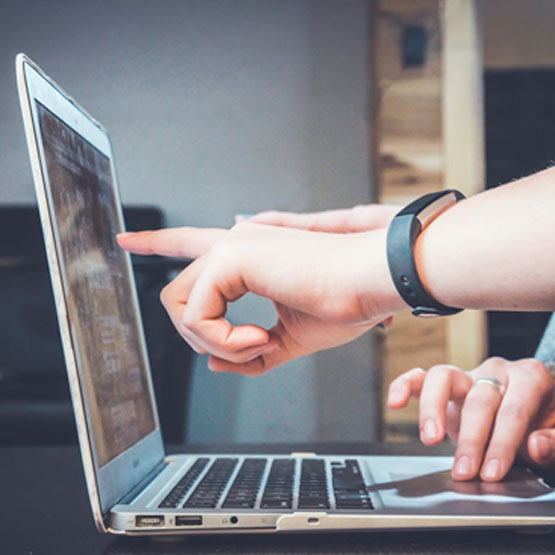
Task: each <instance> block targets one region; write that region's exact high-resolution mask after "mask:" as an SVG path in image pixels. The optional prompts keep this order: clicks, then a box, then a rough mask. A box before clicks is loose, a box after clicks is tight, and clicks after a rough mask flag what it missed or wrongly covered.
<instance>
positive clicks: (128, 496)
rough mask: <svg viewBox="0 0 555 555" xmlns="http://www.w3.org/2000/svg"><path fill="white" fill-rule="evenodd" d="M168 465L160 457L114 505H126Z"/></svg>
mask: <svg viewBox="0 0 555 555" xmlns="http://www.w3.org/2000/svg"><path fill="white" fill-rule="evenodd" d="M167 466H168V463H167V462H166V461H165V460H164V459H162V460H161V461H160V462H159V463H158V464H157V465H156V466H155V467H154V468H153V469H152V470H151V471H150V472H149V473H148V474H147V475H146V476H145V477H144V478H143V479H142V480H141V481H140V482H139V483H138V484H136V485H135V486H133V487H132V488H131V489H130V490H129V491H128V492H127V493H126V494H125V495H124V496H123V497H122V498H121V499H120V500H119V501H118V502H117V503H115V504H116V505H127V504H129V503H131V502H132V501H133V499H135V497H137V496H138V495H139V493H141V492H142V491H143V490H144V489H145V488H146V487H147V486H148V485H149V484H150V483H151V482H153V481H154V480H155V479H156V478H157V477H158V475H159V474H160V473H161V472H162V471H163V470H164V469H165V468H166V467H167Z"/></svg>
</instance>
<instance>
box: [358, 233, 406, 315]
mask: <svg viewBox="0 0 555 555" xmlns="http://www.w3.org/2000/svg"><path fill="white" fill-rule="evenodd" d="M357 235H358V236H359V240H360V242H361V244H360V245H359V246H358V248H357V253H358V254H357V256H358V257H360V259H361V260H363V269H362V272H361V279H360V283H359V288H358V290H359V302H360V305H361V307H362V311H363V313H364V315H365V316H366V320H367V321H371V320H375V319H380V320H381V319H384V318H387V317H388V316H391V315H392V314H394V313H396V312H400V311H402V310H406V309H407V308H410V307H409V305H408V304H407V303H406V302H405V301H404V300H403V298H402V297H401V295H400V294H399V292H398V291H397V289H396V287H395V284H394V283H393V279H392V277H391V272H390V270H389V264H388V261H387V228H382V229H377V230H375V231H368V232H364V233H359V234H357Z"/></svg>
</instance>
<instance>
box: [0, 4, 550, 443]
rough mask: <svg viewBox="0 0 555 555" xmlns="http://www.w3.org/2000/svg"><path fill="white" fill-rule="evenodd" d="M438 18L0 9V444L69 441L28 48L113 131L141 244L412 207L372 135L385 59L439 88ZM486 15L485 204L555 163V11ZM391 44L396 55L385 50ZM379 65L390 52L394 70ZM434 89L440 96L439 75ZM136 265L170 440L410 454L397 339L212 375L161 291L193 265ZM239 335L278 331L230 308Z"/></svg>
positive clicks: (508, 333)
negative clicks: (386, 396) (27, 77)
mask: <svg viewBox="0 0 555 555" xmlns="http://www.w3.org/2000/svg"><path fill="white" fill-rule="evenodd" d="M455 3H456V0H455ZM460 3H461V2H460V1H459V4H460ZM462 3H463V4H464V3H465V1H464V0H462ZM467 3H468V4H472V5H475V3H474V2H472V1H471V0H468V2H467ZM440 4H441V3H438V1H437V0H436V1H435V2H434V1H433V0H428V1H424V0H419V1H415V2H403V1H401V0H391V2H390V3H389V4H388V2H387V0H379V1H378V0H376V1H374V2H373V1H371V0H342V1H341V2H339V1H337V0H336V1H332V0H232V1H225V0H202V1H201V0H160V1H158V2H151V1H146V0H112V1H110V2H97V3H91V2H84V1H79V0H51V1H46V2H41V1H38V0H36V1H31V0H19V1H17V2H15V1H13V2H12V1H5V2H4V3H3V6H2V15H1V17H0V75H1V76H2V78H1V79H0V145H1V148H0V168H2V174H1V181H0V285H1V286H0V306H1V309H0V310H1V314H2V318H1V319H0V442H3V443H7V444H9V443H12V444H15V443H24V444H41V443H73V442H75V441H76V439H75V432H74V429H73V424H72V417H71V409H70V405H69V398H68V390H67V385H66V379H65V369H64V366H63V358H62V354H61V348H60V344H59V336H58V333H57V327H56V321H55V314H54V308H53V301H52V300H51V290H50V284H49V278H48V274H47V270H46V266H45V260H44V255H43V252H42V238H41V232H40V226H39V223H38V218H37V214H36V211H35V197H34V190H33V184H32V178H31V171H30V167H29V161H28V155H27V150H26V146H25V142H24V136H23V126H22V123H21V116H20V113H19V105H18V101H17V94H16V86H15V72H14V58H15V55H16V54H17V53H18V52H20V51H23V52H25V53H26V54H28V55H29V56H30V57H31V58H32V59H34V60H35V61H36V62H37V63H38V64H39V65H40V66H42V67H43V69H44V70H45V71H46V72H47V73H49V74H50V75H51V76H52V77H53V78H54V79H55V80H56V81H57V82H58V83H59V84H60V85H61V86H62V87H63V88H65V89H66V90H67V91H68V92H69V93H70V94H71V95H72V96H74V97H75V98H76V99H77V101H78V102H79V103H80V104H82V105H83V106H84V107H85V108H86V109H87V110H88V111H90V112H91V113H92V114H93V115H94V116H95V117H96V118H97V119H99V120H100V121H101V122H102V123H103V124H104V125H105V126H106V127H107V128H108V130H109V131H110V133H111V137H112V142H113V148H114V153H115V157H116V166H117V170H118V181H119V187H120V192H121V197H122V201H123V203H124V205H125V207H126V210H125V215H126V221H127V225H128V227H129V228H130V229H142V228H157V227H163V226H175V225H198V226H217V227H229V226H231V225H232V224H233V218H234V215H235V214H249V213H256V212H258V211H261V210H266V209H281V210H293V211H314V210H323V209H328V208H339V207H350V206H354V205H356V204H365V203H368V202H372V201H377V200H388V201H391V199H394V198H399V199H401V198H405V197H410V196H411V195H415V194H416V192H417V191H418V187H416V188H415V187H412V188H411V183H412V184H414V180H412V181H411V179H405V181H403V182H402V183H401V185H403V186H406V190H405V189H404V190H403V193H402V195H400V196H398V197H394V196H391V195H389V196H387V195H386V196H384V190H385V185H384V183H386V182H385V181H384V180H383V179H382V177H383V175H384V174H383V169H384V167H385V166H384V159H385V158H384V155H383V151H382V150H380V148H381V147H383V146H384V144H385V143H384V141H383V140H381V139H380V138H381V137H385V133H386V131H387V130H386V129H385V128H384V127H383V126H382V127H380V126H377V125H376V121H377V118H378V117H382V116H383V112H382V113H380V110H381V109H383V108H384V106H385V104H381V107H380V105H379V103H377V101H378V100H380V98H381V96H380V95H383V91H384V89H383V87H382V88H380V86H381V85H380V83H381V84H382V85H383V79H385V78H386V77H387V75H386V77H384V75H385V74H384V73H380V70H378V69H377V63H376V60H377V59H379V60H384V59H388V58H387V56H388V55H389V54H391V49H393V50H394V51H395V52H396V53H397V54H396V55H398V57H399V60H400V61H398V63H399V64H400V65H399V67H400V68H401V70H400V73H399V75H401V73H403V72H405V73H404V75H406V76H408V78H409V79H410V80H411V83H418V79H420V78H421V77H424V78H429V77H430V76H431V75H432V73H433V71H435V70H434V68H435V67H436V66H438V64H436V65H434V63H435V62H434V59H436V61H437V59H438V58H437V56H436V57H435V58H434V55H435V54H434V49H436V48H437V49H439V50H441V49H442V48H443V46H442V45H443V44H444V42H443V41H442V40H441V33H442V26H441V21H442V19H441V17H442V14H441V11H438V6H439V10H441V9H443V8H442V7H441V6H440ZM477 4H478V6H479V9H478V10H477V13H475V14H474V15H473V17H474V19H473V22H474V23H475V24H476V28H477V29H478V33H479V39H480V40H479V43H477V44H478V46H479V54H480V57H479V59H480V65H479V67H478V66H477V65H476V64H475V67H474V69H476V70H477V71H478V70H479V72H480V73H479V76H480V80H479V84H478V85H473V86H474V90H475V92H476V98H477V99H478V101H479V102H481V106H482V108H483V117H481V118H480V119H479V120H478V123H477V125H478V127H480V128H481V129H482V130H483V139H484V141H483V144H484V145H485V151H484V152H485V165H484V166H483V168H484V173H483V175H484V180H483V183H481V186H482V187H483V186H484V185H485V186H496V185H498V184H500V183H504V182H507V181H509V180H511V179H514V178H517V177H519V176H522V175H525V174H527V173H530V172H533V171H536V170H539V169H542V168H543V167H545V166H547V165H548V164H549V163H551V161H552V160H553V157H554V155H553V152H555V134H554V133H553V129H554V128H555V97H554V95H553V93H552V91H553V84H555V34H554V33H553V32H552V28H553V24H554V23H555V3H554V2H551V1H550V0H527V1H526V2H523V1H522V0H509V1H508V0H483V1H482V2H478V3H477ZM407 6H408V7H407ZM390 8H391V9H390ZM388 10H389V11H388ZM403 10H408V11H407V12H406V14H405V15H403V14H404V13H405V12H403ZM434 10H435V11H434ZM430 13H432V16H431V17H430ZM384 18H385V19H384ZM381 21H385V23H384V25H383V26H382V25H381V23H380V22H381ZM438 21H439V22H440V23H439V24H438ZM392 22H393V23H392ZM463 24H464V21H462V20H461V25H463ZM387 26H389V27H388V28H390V29H392V31H391V35H388V36H391V37H392V38H391V41H390V42H387V41H385V42H384V41H383V40H382V41H381V42H380V41H378V40H377V36H378V33H379V32H382V31H383V28H384V27H387ZM418 29H420V31H419V30H418ZM388 32H389V31H388ZM383 36H385V35H382V38H383ZM384 44H385V46H384ZM445 44H447V43H446V42H445ZM388 45H389V46H388ZM383 48H388V49H390V50H389V51H388V52H389V54H387V53H386V54H384V55H383V56H382V50H381V49H383ZM439 50H438V51H439ZM436 54H437V52H436ZM482 55H483V57H482ZM482 60H483V65H482ZM395 63H397V62H395ZM389 67H392V66H389ZM438 67H439V66H438ZM385 73H387V72H385ZM432 77H433V78H434V79H437V82H438V83H439V82H440V80H441V79H444V78H445V74H444V73H443V72H440V74H439V75H435V74H434V75H432ZM390 78H391V77H387V79H390ZM388 84H389V81H388ZM434 86H435V85H434ZM435 90H436V89H434V91H435ZM437 90H443V89H441V87H440V89H437ZM434 94H435V93H434ZM438 94H439V93H438ZM432 96H433V95H432ZM407 98H408V99H407ZM407 98H405V100H403V102H404V104H403V108H404V109H406V110H409V111H410V110H412V113H417V112H420V113H422V112H421V106H422V102H423V99H422V97H420V96H419V95H418V94H416V95H414V94H412V93H411V94H410V95H409V96H408V97H407ZM434 98H435V97H434ZM424 100H425V99H424ZM432 105H433V106H435V104H433V103H432V104H430V106H432ZM427 106H428V105H427ZM433 109H436V108H433ZM437 109H438V110H440V109H441V107H440V108H437ZM436 116H437V117H435V118H429V119H428V120H427V121H424V122H423V123H422V125H423V128H424V132H423V134H422V136H420V135H419V134H418V133H419V132H420V131H419V130H416V131H415V132H414V134H413V135H411V134H410V133H408V135H407V132H406V129H403V127H402V125H401V128H400V130H399V131H398V132H397V133H398V136H403V137H404V138H405V139H406V140H405V142H404V143H403V148H408V149H409V150H411V149H414V148H416V147H417V146H418V144H420V143H419V141H421V140H422V137H424V140H428V139H429V137H430V133H432V131H433V129H432V131H431V132H430V133H428V132H427V131H426V129H427V127H426V126H428V127H429V126H431V127H432V128H433V126H434V125H440V124H441V114H440V113H439V112H437V114H436ZM408 119H410V114H409V115H408V116H407V121H408ZM380 121H382V122H383V117H382V119H381V120H380ZM438 122H439V123H438ZM419 129H420V128H419ZM407 137H408V139H407ZM442 140H443V136H442V137H440V138H439V139H438V141H439V142H438V145H439V146H438V147H437V148H438V149H439V150H438V152H439V151H441V148H442V147H441V144H442V143H441V141H442ZM434 144H435V143H434ZM407 145H408V146H407ZM415 145H416V146H415ZM386 146H387V145H386ZM384 148H385V147H384ZM433 148H436V146H434V147H433ZM438 167H442V166H441V164H439V165H438ZM410 168H411V166H410V164H409V169H410ZM411 171H412V170H411ZM438 171H439V170H438ZM380 172H382V173H380ZM428 177H429V176H428ZM436 177H437V176H436ZM426 179H427V178H425V179H423V182H422V183H420V185H422V184H423V186H424V187H427V188H428V190H429V189H432V188H434V187H436V186H442V183H443V182H442V180H441V179H439V182H440V183H439V185H438V184H437V183H436V182H435V181H433V182H431V181H426ZM434 179H435V178H434ZM329 263H330V264H333V263H334V261H333V260H330V261H329ZM134 264H135V271H136V277H137V281H138V287H139V294H140V301H141V309H142V311H143V317H144V319H145V328H146V335H147V342H148V347H149V352H150V357H151V364H152V368H153V375H154V382H155V386H156V390H157V397H158V403H159V410H160V412H161V418H162V425H163V433H164V438H165V439H166V441H171V442H183V441H186V442H194V443H208V442H228V443H229V442H238V443H245V442H247V443H264V442H269V441H272V442H275V441H283V442H313V443H314V442H330V441H345V442H354V441H355V442H356V441H374V440H377V439H381V438H387V439H403V438H407V437H408V438H410V437H416V436H415V434H416V432H417V429H416V428H417V427H416V424H415V411H414V406H413V407H412V409H411V410H409V411H407V412H406V413H404V415H403V416H401V417H395V418H393V417H392V416H391V415H389V414H388V413H387V412H386V411H385V410H384V408H383V391H384V385H387V383H388V382H389V381H390V379H391V378H392V377H394V376H395V375H396V374H398V373H399V372H402V371H404V370H407V369H408V368H407V367H406V364H407V362H406V360H407V359H406V358H405V359H400V360H402V362H399V360H397V359H395V353H397V352H399V350H400V348H399V347H395V345H396V344H395V343H391V339H390V338H385V337H383V336H381V335H379V334H376V333H374V334H369V335H367V336H365V337H363V338H361V339H359V340H357V341H356V342H354V343H352V344H350V345H348V346H345V347H341V348H338V349H335V350H332V351H327V352H324V353H320V354H317V355H314V356H312V357H307V358H304V359H302V360H298V361H294V362H292V363H290V364H288V365H286V366H285V367H283V368H281V369H279V370H276V371H273V372H271V373H269V374H267V375H265V376H264V377H261V378H258V379H248V378H244V377H241V376H236V375H233V376H227V375H214V374H212V373H210V372H209V371H208V370H207V368H206V360H205V357H202V356H197V355H194V354H193V353H192V352H191V351H190V350H189V349H188V347H187V346H186V345H185V344H184V343H183V342H182V341H181V340H180V338H179V337H178V336H177V335H176V333H175V332H174V331H173V328H172V327H171V325H170V323H169V321H168V319H167V317H166V315H165V313H164V312H163V310H162V309H161V307H160V305H159V302H158V293H159V290H160V289H161V288H162V286H163V285H164V283H165V282H167V280H169V279H170V278H171V277H172V276H173V275H174V274H175V272H176V271H178V269H179V265H176V264H175V262H173V261H172V262H171V263H167V262H164V261H162V260H156V259H155V260H147V259H141V258H140V257H137V258H135V259H134ZM230 319H231V320H232V321H234V322H240V321H245V320H246V319H249V320H252V319H254V320H255V321H256V322H259V323H260V324H262V325H265V326H269V325H271V324H272V323H273V321H274V314H273V309H272V307H271V305H269V304H268V303H266V302H265V301H263V300H261V299H257V298H253V297H247V298H245V299H243V300H242V301H240V302H239V303H237V304H236V305H234V306H233V307H232V309H231V312H230ZM546 319H547V315H544V314H524V313H520V314H511V313H508V314H490V315H487V321H486V322H487V325H486V327H487V330H486V329H482V328H480V329H481V331H480V333H481V335H480V337H482V338H483V341H484V345H485V346H484V354H485V353H486V352H487V353H489V354H499V355H503V356H507V357H508V358H518V357H520V356H530V355H532V354H533V352H534V350H535V346H536V344H537V341H538V339H539V336H540V335H541V330H542V327H543V325H544V323H545V321H546ZM411 325H412V324H411ZM411 330H412V331H411V332H410V334H407V333H405V332H406V330H405V328H401V335H399V331H398V332H397V336H396V337H399V338H400V339H398V341H400V342H401V343H402V344H403V347H404V348H405V349H406V350H407V351H408V355H409V357H411V356H412V355H414V353H415V352H416V351H417V350H418V349H420V351H423V350H425V351H426V352H427V353H433V356H434V357H436V358H437V359H438V360H437V362H444V361H445V359H441V358H440V357H441V356H444V351H442V350H441V349H437V348H435V347H434V345H433V344H431V343H430V341H432V342H433V341H434V338H435V337H436V334H435V331H434V330H433V329H432V330H431V331H430V328H427V327H423V326H421V327H415V328H411ZM394 333H395V332H393V331H392V335H394ZM409 335H410V336H411V337H413V338H415V339H414V341H415V342H416V343H415V345H416V347H414V348H413V347H411V344H410V342H409V340H408V339H407V338H408V337H409ZM442 337H443V336H442ZM430 338H431V339H430ZM486 338H487V342H486ZM388 341H389V347H388ZM442 341H443V339H442ZM392 345H393V347H392ZM436 347H437V345H436ZM463 348H464V346H463ZM392 352H393V355H391V353H392ZM388 354H389V355H388ZM406 354H407V353H406ZM411 360H412V359H411ZM424 360H425V361H426V362H428V360H429V357H428V358H426V357H424ZM432 362H433V360H432ZM416 364H420V362H419V360H417V359H415V362H414V364H413V365H416ZM422 364H424V363H422Z"/></svg>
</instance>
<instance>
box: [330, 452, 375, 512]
mask: <svg viewBox="0 0 555 555" xmlns="http://www.w3.org/2000/svg"><path fill="white" fill-rule="evenodd" d="M332 482H333V490H334V495H335V507H336V508H337V509H351V510H353V509H373V508H374V506H373V504H372V500H371V499H370V496H369V495H368V491H367V490H366V484H365V483H364V480H363V478H362V474H361V472H360V468H359V466H358V462H357V461H356V460H351V459H349V460H346V461H345V466H344V467H339V466H335V467H333V468H332Z"/></svg>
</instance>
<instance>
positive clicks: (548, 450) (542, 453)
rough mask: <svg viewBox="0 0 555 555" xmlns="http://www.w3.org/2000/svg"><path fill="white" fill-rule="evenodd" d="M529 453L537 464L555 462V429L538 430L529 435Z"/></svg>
mask: <svg viewBox="0 0 555 555" xmlns="http://www.w3.org/2000/svg"><path fill="white" fill-rule="evenodd" d="M527 447H528V455H529V456H530V458H531V459H532V460H533V461H534V462H535V463H537V464H542V465H547V464H553V463H555V429H551V428H549V429H543V430H536V431H534V432H532V433H531V434H530V435H529V436H528V442H527Z"/></svg>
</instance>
